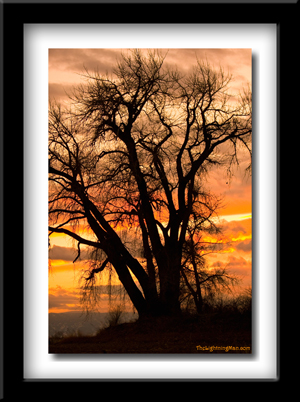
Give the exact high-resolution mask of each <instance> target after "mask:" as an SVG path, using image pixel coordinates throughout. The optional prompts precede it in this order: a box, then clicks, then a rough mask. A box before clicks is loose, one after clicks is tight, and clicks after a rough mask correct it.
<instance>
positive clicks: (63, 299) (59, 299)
mask: <svg viewBox="0 0 300 402" xmlns="http://www.w3.org/2000/svg"><path fill="white" fill-rule="evenodd" d="M49 309H56V310H57V309H58V310H66V309H67V310H70V311H79V310H82V307H81V305H80V295H79V293H78V291H76V290H72V291H70V290H67V289H63V288H62V287H60V286H57V287H56V288H50V289H49Z"/></svg>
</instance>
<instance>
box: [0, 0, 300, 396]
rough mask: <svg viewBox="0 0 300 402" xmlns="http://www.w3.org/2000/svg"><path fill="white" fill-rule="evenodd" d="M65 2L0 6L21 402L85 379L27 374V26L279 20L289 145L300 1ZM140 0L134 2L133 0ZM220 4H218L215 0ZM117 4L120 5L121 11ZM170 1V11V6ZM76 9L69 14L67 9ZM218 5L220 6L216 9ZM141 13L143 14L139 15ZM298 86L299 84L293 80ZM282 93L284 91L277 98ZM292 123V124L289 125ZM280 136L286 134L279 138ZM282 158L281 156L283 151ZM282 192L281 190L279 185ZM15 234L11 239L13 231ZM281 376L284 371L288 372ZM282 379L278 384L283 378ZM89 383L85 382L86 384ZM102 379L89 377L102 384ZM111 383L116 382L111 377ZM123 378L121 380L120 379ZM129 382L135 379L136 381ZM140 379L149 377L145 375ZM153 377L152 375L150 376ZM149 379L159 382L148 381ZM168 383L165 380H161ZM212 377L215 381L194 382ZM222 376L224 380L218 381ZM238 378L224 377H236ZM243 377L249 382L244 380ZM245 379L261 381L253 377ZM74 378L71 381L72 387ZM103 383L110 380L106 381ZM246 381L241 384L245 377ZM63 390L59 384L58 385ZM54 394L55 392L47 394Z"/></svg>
mask: <svg viewBox="0 0 300 402" xmlns="http://www.w3.org/2000/svg"><path fill="white" fill-rule="evenodd" d="M114 3H117V2H110V3H109V4H108V3H103V4H102V3H100V2H83V3H77V2H65V3H63V4H61V3H60V4H57V3H56V2H53V3H44V2H28V3H22V4H20V3H14V2H13V1H12V2H4V3H2V4H1V7H0V15H1V20H0V25H1V33H0V34H1V37H0V40H1V42H0V46H1V75H0V79H1V87H2V88H3V92H2V91H1V142H0V167H1V172H0V181H1V191H0V194H1V209H0V214H1V216H0V218H1V225H0V236H1V245H0V246H1V248H0V252H1V260H0V265H1V276H0V286H1V288H0V295H1V297H0V300H1V310H0V313H1V334H0V335H1V343H0V348H1V354H0V362H1V363H0V368H1V378H0V379H1V388H0V398H4V399H5V400H18V399H19V396H20V394H22V398H26V397H32V395H35V394H36V392H37V391H36V388H37V387H40V386H41V385H43V391H42V392H43V395H46V393H45V392H44V391H45V390H44V387H46V386H47V389H50V388H51V391H52V392H51V393H54V389H55V387H54V383H59V384H60V385H61V384H62V383H63V384H64V386H63V387H64V388H66V389H67V392H68V396H69V397H70V394H72V395H76V393H77V390H78V387H79V385H77V384H80V383H81V381H78V380H76V381H75V380H70V381H68V380H64V381H55V380H49V379H44V380H37V381H34V380H25V379H24V375H23V364H24V361H23V353H24V347H23V324H24V323H23V320H24V311H23V297H24V292H23V283H24V271H23V256H24V248H23V240H24V239H23V233H24V225H23V201H24V200H23V194H24V180H23V162H24V158H23V148H24V140H25V139H24V137H23V120H24V115H23V99H24V93H23V87H24V80H23V58H24V54H23V32H24V24H27V23H31V24H52V23H67V24H69V23H88V24H95V23H97V24H99V23H100V24H101V23H105V24H107V23H124V22H125V21H124V15H126V23H142V24H143V23H154V22H155V23H180V24H181V23H188V24H193V23H197V24H209V23H214V24H227V23H233V24H247V23H251V24H253V23H255V24H262V23H263V24H269V23H270V24H276V26H277V32H278V48H277V54H278V58H277V68H278V71H279V74H278V99H277V111H278V132H277V142H278V150H279V151H278V152H280V151H281V150H283V149H284V144H283V135H285V133H289V128H291V127H292V126H291V123H289V122H287V123H286V122H285V124H284V125H283V122H282V119H280V117H279V116H280V115H281V114H282V110H283V109H284V99H289V98H290V97H291V95H292V91H293V92H294V90H295V88H294V89H293V88H292V87H291V86H290V85H282V82H283V78H284V77H286V76H290V75H291V74H292V75H293V76H297V74H296V73H297V71H296V68H297V66H296V63H294V64H293V63H290V62H289V60H290V51H289V45H290V43H291V41H293V42H295V43H297V39H298V38H299V28H298V24H299V23H298V16H299V4H298V3H296V2H284V3H280V2H276V1H274V2H271V1H270V2H269V1H268V2H266V3H264V4H262V3H260V4H256V3H257V2H256V1H253V2H247V3H246V2H222V3H221V2H217V1H216V2H215V1H213V2H210V3H214V4H203V3H202V2H201V3H200V2H189V3H175V2H165V3H164V4H162V3H160V4H159V6H158V4H155V3H157V2H155V1H153V2H152V3H150V2H149V3H148V4H143V3H142V4H141V3H137V2H131V3H123V2H122V3H120V4H114ZM136 3H137V4H136ZM215 3H218V4H215ZM116 6H117V9H116ZM170 6H171V10H170ZM70 7H72V12H70ZM216 7H217V8H216ZM137 14H138V15H137ZM295 84H296V83H295ZM279 94H280V95H279ZM289 124H290V127H289ZM280 134H281V135H280ZM278 161H280V155H279V154H278ZM279 169H280V166H279V164H278V172H277V178H278V186H277V188H278V194H277V199H278V203H277V205H278V211H277V214H278V215H277V216H278V224H277V230H278V233H277V261H278V266H277V278H278V280H277V283H280V280H279V279H280V272H279V260H280V237H279V233H280V230H279V227H280V216H279V205H280V189H281V186H280V183H279V177H280V171H279ZM281 191H282V190H281ZM11 232H12V233H13V234H12V236H10V233H11ZM277 292H278V301H277V303H278V304H277V312H278V313H277V314H278V328H277V333H278V345H277V348H278V349H277V350H278V353H277V377H276V378H275V379H273V380H265V381H267V382H269V381H272V382H274V383H279V382H281V379H282V373H281V370H280V363H281V358H280V349H279V339H280V338H281V336H280V330H279V323H280V317H279V311H280V309H279V294H280V292H279V288H278V289H277ZM283 377H284V376H283ZM279 380H280V381H279ZM86 381H87V380H84V381H83V380H82V382H86ZM98 381H101V379H99V380H97V381H96V380H94V381H91V380H90V381H89V382H98ZM110 381H113V380H110ZM118 381H120V380H118ZM126 381H137V380H135V379H132V380H126ZM143 381H147V380H146V379H145V380H143ZM148 381H150V380H148ZM151 381H157V382H158V381H159V380H158V379H157V380H151ZM160 381H168V380H166V379H165V380H160ZM169 381H173V382H174V381H175V382H180V381H184V382H186V381H195V380H191V379H190V380H188V379H184V380H183V379H177V380H169ZM197 381H202V382H208V383H209V382H211V381H212V380H210V381H208V380H206V381H205V380H201V379H199V380H197ZM218 381H222V380H218ZM231 381H234V380H226V382H231ZM243 381H246V380H243ZM247 381H263V380H258V379H249V380H247ZM68 382H72V384H68ZM104 382H109V381H108V380H106V381H104ZM240 382H241V381H240ZM61 391H62V389H61ZM50 397H51V396H50Z"/></svg>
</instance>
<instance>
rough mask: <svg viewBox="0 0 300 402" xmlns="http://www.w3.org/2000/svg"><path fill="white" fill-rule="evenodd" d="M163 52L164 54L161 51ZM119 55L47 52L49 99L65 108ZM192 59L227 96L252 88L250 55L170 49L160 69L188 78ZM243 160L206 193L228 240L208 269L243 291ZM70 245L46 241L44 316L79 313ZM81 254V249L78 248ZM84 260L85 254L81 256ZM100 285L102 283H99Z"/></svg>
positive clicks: (246, 204) (246, 211)
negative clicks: (213, 72) (213, 198)
mask: <svg viewBox="0 0 300 402" xmlns="http://www.w3.org/2000/svg"><path fill="white" fill-rule="evenodd" d="M163 52H165V50H163ZM119 55H120V49H50V50H49V97H50V98H51V99H52V98H55V99H56V100H57V101H62V102H67V101H68V98H67V96H66V92H67V93H70V92H71V89H72V87H73V85H74V84H75V85H76V84H78V83H80V82H82V76H80V74H81V73H83V72H84V68H87V69H88V70H89V71H91V72H92V71H93V70H95V69H97V70H98V71H99V72H100V73H106V72H110V71H111V68H112V66H113V65H114V64H115V60H116V57H118V56H119ZM196 56H197V57H198V58H199V59H201V58H206V59H207V60H208V61H209V62H210V63H211V64H212V65H215V66H217V67H218V66H219V65H221V66H222V67H223V68H224V70H225V71H228V72H230V73H232V74H233V76H234V80H233V82H232V91H233V92H236V93H237V92H238V91H239V90H240V89H241V88H242V86H243V85H244V86H246V85H247V83H250V84H251V71H252V69H251V61H252V56H251V49H170V50H169V51H168V54H167V57H166V60H165V63H166V64H170V65H173V64H177V67H178V69H179V70H180V69H181V70H183V71H186V72H188V71H189V70H190V69H191V67H192V65H193V64H195V62H196ZM247 162H248V160H245V161H243V162H242V163H241V165H240V168H239V169H238V170H235V171H234V176H233V177H232V178H231V180H228V177H227V174H226V172H225V171H224V170H221V169H216V170H214V172H212V174H211V175H210V176H209V183H208V185H209V188H210V189H211V190H212V192H214V193H216V194H218V195H221V196H222V197H223V204H225V205H224V208H223V209H222V210H220V211H219V218H220V222H221V224H222V228H223V234H224V237H226V238H227V239H230V240H231V244H230V245H229V246H228V247H224V249H223V250H222V251H221V252H218V253H215V254H211V255H210V256H208V264H209V265H210V266H211V267H212V268H213V267H225V266H226V267H227V269H228V270H229V272H232V273H234V274H236V275H238V276H239V277H240V279H241V286H242V287H249V286H251V261H252V247H251V246H252V242H251V239H252V226H251V225H252V223H251V222H252V219H251V212H252V207H251V198H252V195H251V194H252V193H251V189H252V185H251V184H252V183H251V177H248V178H247V177H245V175H244V168H245V167H246V166H247ZM74 247H75V245H74V243H73V242H72V240H70V239H69V238H67V237H66V236H64V235H62V234H53V235H51V248H52V251H51V257H52V259H51V261H50V263H51V269H50V271H49V312H66V311H80V310H82V306H81V304H80V291H79V289H78V279H79V277H80V272H81V268H82V267H83V261H79V262H76V263H75V264H73V263H72V261H73V259H74V258H75V256H76V249H75V248H74ZM82 250H84V248H82ZM83 257H84V253H83ZM104 282H105V278H104ZM108 308H109V303H108V295H107V294H105V292H104V294H103V296H102V297H101V301H100V302H99V304H98V311H101V312H104V311H107V310H108Z"/></svg>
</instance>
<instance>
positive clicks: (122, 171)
mask: <svg viewBox="0 0 300 402" xmlns="http://www.w3.org/2000/svg"><path fill="white" fill-rule="evenodd" d="M73 6H74V7H75V6H77V5H73ZM98 6H100V5H99V4H98V5H95V7H96V9H97V10H98V9H99V8H98ZM102 6H103V7H104V5H101V7H102ZM119 6H120V12H121V10H123V9H124V7H125V5H119ZM119 6H118V7H119ZM127 6H128V5H127ZM200 6H201V7H205V9H207V10H208V9H210V10H211V7H212V5H210V6H208V5H205V6H204V5H200V4H197V5H195V9H196V10H199V7H200ZM18 7H19V6H18ZM35 7H37V8H38V7H39V5H35V6H34V7H33V6H32V7H29V9H27V11H26V13H25V15H26V16H28V15H29V12H30V10H33V9H34V8H35ZM80 7H83V9H84V10H87V8H88V7H92V5H85V6H82V5H80ZM93 7H94V5H93ZM112 7H114V6H113V5H105V7H104V8H103V10H104V9H105V10H109V9H111V8H112ZM139 7H141V10H144V11H145V8H144V6H143V7H142V6H139ZM174 7H175V9H176V8H177V7H178V10H179V9H180V10H182V9H183V6H180V5H175V4H174ZM220 7H221V8H220V10H225V8H222V5H220ZM226 7H228V5H227V6H226ZM235 7H238V8H239V7H241V10H242V6H241V5H235ZM268 7H271V5H270V6H268ZM268 7H267V8H268ZM295 8H296V4H293V5H289V6H286V7H279V6H276V5H274V14H273V17H272V18H273V19H272V20H271V18H268V19H264V18H263V17H264V16H263V14H260V18H261V19H260V20H258V19H257V18H255V17H253V20H251V18H250V16H249V14H247V17H245V15H246V14H243V16H242V17H241V21H239V18H238V16H237V15H236V14H229V12H230V11H231V12H232V10H233V5H231V6H230V7H229V8H228V9H227V10H226V14H224V15H223V16H222V18H221V17H218V18H216V20H215V22H214V21H213V20H212V19H208V21H204V20H203V17H202V18H199V21H197V19H195V17H193V18H191V20H190V21H189V20H188V18H187V17H185V15H186V14H185V12H184V13H183V15H184V16H183V20H182V21H179V22H177V21H174V22H173V21H168V23H166V22H163V21H160V19H159V18H158V19H156V18H154V14H153V13H152V12H151V13H150V14H149V15H148V16H147V17H145V18H144V20H143V19H142V21H141V22H140V23H138V22H137V21H136V20H135V19H133V20H132V22H131V21H130V22H128V23H122V21H121V17H119V18H117V20H116V22H115V23H113V21H110V20H108V21H103V18H104V17H101V18H100V21H98V22H97V21H96V20H95V17H90V20H89V18H87V17H86V15H85V14H84V16H83V20H82V21H79V22H78V23H77V21H74V22H73V23H72V21H71V20H70V17H69V19H68V20H67V19H64V17H65V14H64V12H63V13H62V15H61V16H60V17H59V18H58V17H57V18H58V19H56V18H53V20H50V18H51V16H53V15H54V10H58V9H59V6H57V5H52V7H50V5H49V7H46V8H43V9H44V10H45V9H47V10H51V12H50V14H49V15H47V17H46V16H44V17H43V18H41V21H39V18H38V17H34V19H29V18H27V19H26V18H25V19H22V18H21V17H19V20H18V21H17V23H16V28H17V32H19V34H20V33H21V29H20V27H21V26H22V35H21V36H22V41H23V42H22V43H23V44H24V45H22V46H21V47H22V54H23V70H24V97H23V99H24V105H23V108H24V112H23V116H24V119H23V120H24V137H23V149H22V152H23V155H24V159H23V166H24V246H23V249H24V265H23V267H24V269H23V277H22V279H23V283H22V284H21V285H20V286H19V289H21V294H22V295H23V298H22V299H23V300H22V302H23V303H24V305H23V309H22V320H21V322H22V323H23V326H22V334H23V336H22V339H18V341H17V336H15V338H13V339H15V341H14V342H16V343H17V342H19V345H20V343H22V353H23V361H22V368H20V371H19V373H20V376H19V379H20V380H21V382H22V383H37V382H39V381H46V380H47V381H58V380H60V381H74V380H76V381H78V380H82V381H246V380H250V381H261V380H263V381H275V382H276V381H278V379H279V377H280V376H279V344H278V331H279V323H278V320H279V317H278V311H279V308H278V298H279V289H278V270H279V261H278V255H279V253H278V247H279V241H278V225H279V216H278V197H279V193H278V166H279V154H278V152H279V61H280V60H281V49H282V45H281V44H282V40H283V38H286V37H287V31H288V30H289V29H291V28H290V24H289V26H287V24H286V20H285V19H284V18H285V17H284V16H285V14H283V13H282V10H284V11H285V12H286V13H287V14H288V15H289V16H292V15H293V13H294V11H293V10H294V9H295ZM250 9H251V10H252V13H253V14H252V15H254V14H255V15H256V16H257V15H258V14H257V13H256V12H255V11H253V10H257V9H260V8H259V6H258V5H249V10H250ZM6 10H7V14H5V13H4V22H5V24H4V27H5V29H6V32H7V34H9V32H12V28H10V27H8V21H9V19H8V18H9V17H10V18H12V12H11V9H10V8H9V7H7V8H6ZM243 10H244V11H246V9H245V8H243ZM297 10H298V8H297ZM6 15H7V16H8V17H7V22H6V21H5V18H6V17H5V16H6ZM56 15H57V14H56ZM225 15H226V16H229V15H230V18H228V19H227V20H226V18H225ZM240 15H241V14H240ZM150 17H151V18H152V17H153V20H149V18H150ZM32 18H33V17H32ZM170 18H171V17H170ZM10 21H11V19H10ZM32 21H33V22H32ZM57 21H58V22H57ZM170 22H171V23H170ZM19 42H20V43H21V41H19ZM5 46H6V47H5V49H7V42H6V43H5ZM19 49H20V45H19ZM16 60H17V59H16ZM18 60H20V56H19V59H18ZM4 71H5V70H4ZM10 75H11V78H12V73H11V72H10ZM4 83H6V74H5V77H4ZM4 88H5V92H4V94H8V92H9V91H8V88H7V84H5V86H4ZM252 95H253V96H252ZM5 96H6V95H5ZM7 110H8V106H5V109H4V111H5V113H4V117H6V111H7ZM10 113H11V114H10V116H12V112H10ZM252 116H253V119H252ZM7 126H8V125H5V130H7ZM12 140H13V139H12V138H10V139H9V140H8V143H9V142H10V141H12ZM5 145H6V146H5V148H4V149H6V148H7V143H6V144H5ZM3 158H4V162H5V164H6V161H5V158H6V156H5V155H3ZM8 187H9V188H10V189H11V188H12V185H11V184H9V186H8ZM6 230H8V228H6ZM8 282H9V275H8V274H7V273H6V271H5V275H4V286H7V285H6V283H8ZM6 314H8V313H6ZM19 314H20V313H19ZM19 316H20V315H19ZM7 322H8V318H7ZM6 325H8V324H6ZM18 336H19V337H21V333H19V334H18ZM6 338H7V337H6ZM4 339H5V338H4ZM4 351H5V347H4ZM5 361H6V362H7V361H8V357H5V354H4V362H5ZM7 367H8V364H7ZM7 370H10V369H7ZM21 372H22V374H21ZM6 378H7V377H6ZM8 384H11V381H8ZM8 388H9V391H11V390H12V387H11V385H9V386H8ZM5 392H6V391H5ZM11 392H12V391H11Z"/></svg>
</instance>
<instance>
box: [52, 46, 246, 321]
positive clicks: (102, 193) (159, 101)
mask: <svg viewBox="0 0 300 402" xmlns="http://www.w3.org/2000/svg"><path fill="white" fill-rule="evenodd" d="M84 78H85V83H84V84H82V85H81V86H79V87H77V88H75V89H74V91H73V94H72V96H71V98H72V100H73V103H72V106H71V107H70V108H69V109H64V108H62V106H60V105H58V104H56V103H51V105H50V109H49V233H50V234H51V233H53V232H58V233H64V234H66V235H68V236H70V237H71V238H73V239H74V240H75V241H76V242H77V245H78V256H79V255H80V246H81V245H85V246H89V247H90V248H91V250H93V251H94V253H96V254H97V253H98V254H97V258H95V260H96V261H97V265H96V266H93V267H92V268H91V269H90V272H89V275H88V276H87V277H86V281H87V283H89V281H92V280H93V278H94V276H95V275H97V274H98V273H99V272H101V271H103V270H104V269H106V268H107V267H108V265H110V266H112V267H113V269H114V270H115V271H116V273H117V275H118V277H119V279H120V281H121V283H122V285H123V286H124V288H125V290H126V291H127V293H128V295H129V297H130V299H131V301H132V303H133V305H134V306H135V308H136V309H137V311H138V313H139V314H140V315H142V314H173V313H176V312H178V311H179V309H180V301H179V299H180V281H181V280H182V279H184V280H185V281H186V283H187V284H188V283H190V287H192V285H191V282H189V279H188V275H187V270H186V269H185V268H189V267H193V266H194V268H195V269H194V270H193V272H194V274H193V277H194V280H195V282H193V284H195V283H196V285H197V289H198V288H199V289H201V286H200V285H201V280H202V283H203V284H206V285H207V284H208V279H207V278H208V275H206V278H205V277H204V276H203V275H204V273H203V272H204V271H203V264H202V265H201V264H200V265H201V267H202V268H201V269H202V271H201V269H200V266H199V264H198V263H199V261H198V263H197V261H196V259H197V258H196V259H195V258H193V255H194V256H195V250H196V248H197V247H198V248H199V244H201V243H199V239H200V238H201V234H202V233H203V232H205V231H211V232H213V231H217V230H218V228H217V227H216V225H215V222H214V220H213V216H214V214H215V212H216V211H217V208H218V206H219V203H220V200H218V198H217V197H216V196H215V195H214V194H211V193H210V192H209V191H208V190H207V189H206V186H205V183H206V181H207V180H208V179H209V172H210V169H211V167H212V166H214V165H224V168H225V169H227V170H228V171H230V169H231V166H232V164H234V163H238V161H239V152H240V149H241V148H242V147H243V148H245V149H246V150H247V151H248V152H249V153H250V155H251V133H252V120H251V119H252V107H251V93H250V91H246V90H245V91H244V92H243V93H242V94H240V95H239V96H237V95H234V96H233V95H230V93H229V84H230V82H231V80H232V77H231V76H230V75H229V74H226V73H225V72H224V71H223V70H222V68H220V69H218V70H215V69H213V68H212V67H211V66H210V65H209V64H208V62H207V61H201V60H197V63H196V65H195V67H194V70H193V72H192V73H190V74H188V75H184V74H181V73H180V72H178V71H177V70H176V69H170V68H168V69H167V68H166V67H164V56H163V55H161V54H160V53H159V52H156V51H152V52H148V54H145V53H142V52H141V51H138V50H133V51H131V52H130V53H128V54H124V55H123V57H122V60H121V61H120V62H118V63H117V64H116V67H115V69H114V71H113V74H112V75H111V76H108V75H107V76H103V75H100V74H99V73H97V72H95V73H89V72H88V71H87V72H86V74H85V75H84ZM80 227H88V228H89V230H90V232H92V233H93V235H94V237H93V238H91V237H89V236H85V235H84V233H83V232H82V231H80V230H78V229H79V228H80ZM122 228H123V230H125V229H126V230H135V236H136V237H137V238H138V239H139V241H138V248H139V255H138V253H137V250H132V249H130V247H128V246H127V245H126V242H124V241H123V240H122V236H120V229H122ZM195 244H198V246H197V247H196V246H195ZM197 255H198V257H199V253H198V254H197ZM139 257H142V259H143V261H142V259H141V258H139ZM196 263H197V264H198V265H197V264H196ZM193 264H194V265H193ZM195 264H196V265H195ZM197 266H198V267H199V270H198V268H197ZM197 272H199V275H200V272H202V279H201V278H200V277H199V275H198V274H197ZM213 274H214V275H215V276H214V277H213V276H212V275H213ZM212 275H211V280H213V278H215V279H216V278H217V275H218V273H217V272H215V273H212ZM219 275H220V277H221V276H222V278H223V279H224V280H225V279H226V277H225V273H224V272H223V275H221V272H219ZM197 278H198V282H197ZM199 278H200V279H199ZM195 302H196V299H195Z"/></svg>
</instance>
